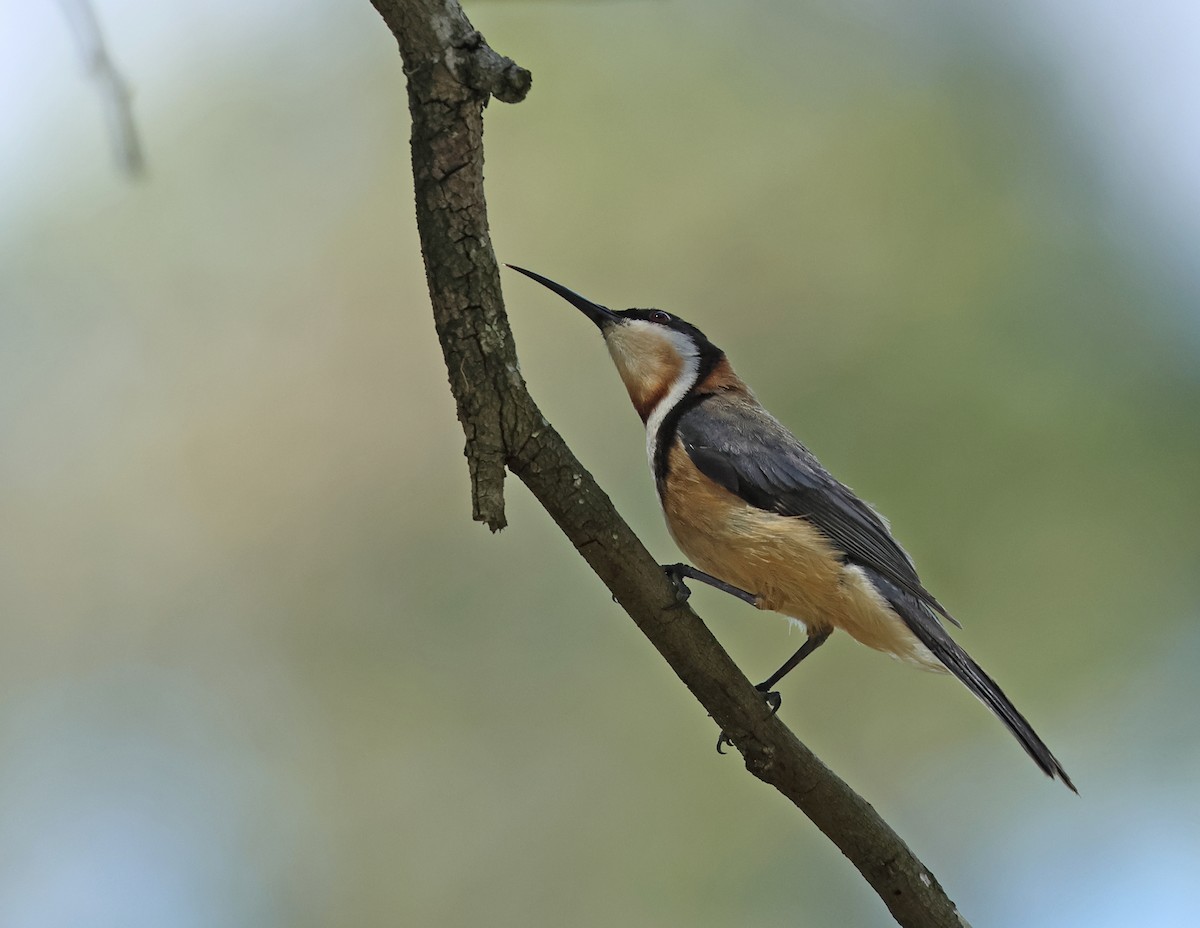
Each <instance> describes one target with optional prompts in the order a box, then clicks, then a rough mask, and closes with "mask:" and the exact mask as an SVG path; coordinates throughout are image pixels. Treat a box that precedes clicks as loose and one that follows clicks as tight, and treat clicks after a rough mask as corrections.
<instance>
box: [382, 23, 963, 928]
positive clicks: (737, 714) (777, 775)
mask: <svg viewBox="0 0 1200 928" xmlns="http://www.w3.org/2000/svg"><path fill="white" fill-rule="evenodd" d="M372 2H373V4H374V6H375V7H376V9H377V10H378V11H379V12H380V14H381V15H382V16H383V19H384V21H385V22H386V23H387V25H388V27H389V28H390V29H391V31H392V33H393V34H394V35H395V37H396V39H397V41H398V42H399V45H400V53H401V56H402V58H403V60H404V69H405V73H406V74H407V76H408V98H409V108H410V110H411V113H412V161H413V175H414V181H415V189H416V210H417V224H418V228H419V232H420V238H421V248H422V252H423V255H424V258H425V272H426V278H427V281H428V285H429V294H430V297H431V300H432V304H433V314H434V321H435V324H436V326H437V331H438V336H439V338H440V340H441V344H442V350H443V354H444V356H445V360H446V367H447V370H448V372H449V378H450V388H451V391H452V392H453V394H454V398H455V401H456V403H457V406H458V417H459V420H460V421H461V422H462V426H463V431H464V433H465V435H466V449H465V453H466V457H467V461H468V465H469V470H470V476H471V493H472V499H473V510H474V517H475V518H476V519H477V520H479V521H482V522H485V523H487V524H488V526H490V527H491V528H492V530H493V531H495V530H497V529H499V528H502V527H503V526H504V524H505V517H504V495H503V491H504V474H505V469H506V468H507V469H508V470H511V471H512V472H513V473H514V474H516V476H517V477H518V478H519V479H520V480H521V481H522V482H523V483H525V485H526V486H527V487H528V488H529V489H530V490H531V491H532V492H533V494H534V496H535V497H536V498H537V499H538V501H539V502H540V503H541V504H542V506H543V507H545V509H546V511H547V512H548V513H549V514H550V515H551V517H552V518H553V519H554V521H555V522H556V523H557V524H558V526H559V527H560V528H561V529H562V531H563V533H564V534H565V535H566V536H567V537H568V538H569V539H570V540H571V543H572V544H573V545H575V547H576V549H577V550H578V551H579V552H580V554H582V555H583V557H584V558H585V559H586V560H587V562H588V564H589V565H590V566H591V567H592V569H593V570H594V571H595V572H596V574H597V575H598V576H599V577H600V578H601V579H602V580H603V581H604V583H605V584H606V585H607V586H608V588H609V589H610V590H611V591H612V593H613V596H614V597H615V598H616V600H617V601H618V602H619V603H620V604H621V606H622V607H623V608H624V609H625V611H626V612H627V613H628V614H629V615H630V617H631V618H632V619H633V620H634V622H636V623H637V625H638V627H639V628H640V629H641V630H642V632H643V633H644V634H645V635H646V637H647V638H648V639H649V640H650V642H651V643H652V644H653V645H654V647H655V648H657V649H658V651H659V653H660V654H662V656H663V657H664V658H665V659H666V661H667V663H669V664H670V666H671V668H672V669H673V670H674V671H675V673H676V674H677V675H678V676H679V679H680V680H681V681H683V683H684V685H685V686H687V688H688V689H689V690H690V691H691V692H692V693H693V695H694V696H695V697H696V699H697V700H698V701H699V703H700V704H701V705H702V706H703V707H704V709H705V710H706V711H707V712H708V714H709V715H710V716H712V718H713V719H714V720H715V721H716V723H717V725H718V726H719V727H720V728H721V729H722V730H724V731H725V732H727V733H729V735H730V736H731V737H732V739H733V742H734V744H735V745H736V746H737V748H738V750H739V751H740V752H741V753H742V755H743V757H744V759H745V764H746V768H747V769H748V770H749V771H750V772H751V773H752V774H754V776H756V777H758V778H759V779H760V780H762V781H763V782H764V783H767V784H769V785H771V786H773V787H774V788H775V789H777V790H778V791H779V792H780V793H782V794H783V795H784V796H786V797H787V798H788V799H789V800H791V801H792V802H793V803H794V804H795V805H796V807H797V808H799V809H800V810H801V811H802V812H803V813H804V814H805V815H807V816H808V817H809V818H810V819H811V820H812V821H813V822H814V823H815V824H816V825H817V827H818V828H820V829H821V831H822V832H824V833H825V834H826V835H827V836H828V837H829V838H830V839H831V840H832V841H833V842H834V844H836V845H837V847H838V848H839V849H840V850H841V851H842V853H843V854H845V855H846V857H847V858H849V859H850V861H851V862H852V863H853V864H854V865H855V866H856V867H857V868H858V869H859V871H860V872H861V873H862V874H863V876H864V877H865V878H866V880H867V881H868V883H870V885H871V886H872V887H873V888H874V889H875V891H876V892H877V893H878V894H879V896H880V898H881V899H882V900H883V902H884V903H885V905H887V907H888V909H889V911H890V912H891V913H892V915H893V917H894V918H895V919H896V921H897V922H898V923H899V924H901V925H904V926H911V928H935V926H936V928H962V926H963V925H965V924H966V922H965V921H964V920H963V919H962V918H961V916H959V914H958V912H957V910H956V909H955V906H954V903H953V902H951V901H950V899H949V898H948V897H947V896H946V894H945V893H944V892H943V890H942V888H941V886H940V885H939V884H938V882H937V880H936V879H934V877H933V875H932V874H931V873H930V872H929V870H928V869H927V868H926V867H925V866H924V865H923V864H922V863H921V862H920V861H919V860H918V859H917V858H916V857H915V856H914V855H913V854H912V852H911V851H910V850H909V849H908V847H907V845H905V843H904V842H903V841H902V840H901V839H900V837H899V836H898V835H897V834H896V833H895V832H894V831H893V830H892V829H891V828H890V827H889V826H888V825H887V823H886V822H884V821H883V819H882V818H880V817H879V815H878V814H877V813H876V812H875V810H874V809H873V808H872V807H871V806H870V805H869V804H868V803H867V802H866V801H865V800H864V799H862V797H860V796H859V795H858V794H857V793H855V792H854V791H853V790H852V789H850V787H849V786H847V785H846V784H845V783H844V782H843V781H842V780H841V779H840V778H839V777H837V775H835V774H834V773H833V772H832V771H830V770H829V769H828V768H827V767H826V766H825V765H824V764H823V763H821V761H820V760H819V759H817V757H816V756H815V755H813V754H812V752H811V751H809V750H808V749H807V748H806V747H805V746H804V745H803V744H801V743H800V741H799V740H797V738H796V737H795V735H794V734H792V732H791V731H790V730H789V729H788V728H787V727H786V726H785V725H784V724H783V722H782V721H781V720H780V719H779V717H778V716H769V715H768V714H767V711H766V708H765V706H764V704H763V700H762V697H761V695H760V694H759V693H758V692H757V691H756V690H755V689H754V687H753V686H752V685H751V684H750V681H749V680H747V679H746V677H745V676H744V675H743V674H742V672H741V671H740V670H739V669H738V667H737V666H736V665H735V664H734V663H733V661H732V660H731V659H730V657H729V655H728V654H726V653H725V651H724V649H723V648H722V647H721V645H720V644H719V643H718V642H717V640H716V639H715V638H714V637H713V636H712V634H711V633H710V632H709V630H708V628H707V627H706V626H705V625H704V623H703V622H702V621H701V620H700V619H699V617H698V616H697V615H696V614H695V613H694V612H693V611H692V610H691V608H689V607H687V606H686V605H685V606H682V607H679V606H678V604H677V602H676V597H675V591H674V589H673V587H672V586H671V584H670V583H669V582H668V581H667V579H666V578H665V577H664V575H663V573H662V570H661V569H660V568H659V565H658V563H657V562H656V561H655V560H654V559H653V558H652V557H651V556H650V553H649V552H648V551H647V550H646V548H645V546H644V545H643V544H642V542H641V541H640V540H639V539H638V537H637V536H636V535H634V533H633V531H632V530H631V529H630V528H629V526H628V525H626V524H625V521H624V520H623V519H622V518H621V517H620V515H618V513H617V511H616V510H615V509H614V508H613V505H612V502H611V501H610V500H609V498H608V496H607V495H606V494H605V493H604V492H603V491H602V490H601V489H600V487H599V486H598V485H597V484H596V482H595V481H594V480H593V479H592V476H591V474H589V473H588V472H587V470H586V469H585V468H584V467H583V465H582V464H580V463H579V461H578V460H577V459H576V458H575V456H574V455H573V454H572V453H571V451H570V449H569V448H568V447H567V446H566V444H565V443H564V442H563V440H562V438H561V437H560V436H559V435H558V433H557V432H556V431H555V430H554V429H553V428H552V427H551V425H550V424H549V422H547V421H546V419H545V417H543V416H542V414H541V412H540V411H539V410H538V408H537V406H536V404H535V403H534V401H533V399H532V397H531V396H530V395H529V393H528V391H527V390H526V387H525V382H524V380H523V379H522V377H521V374H520V369H519V367H518V365H517V356H516V348H515V345H514V342H513V337H512V332H511V330H510V328H509V325H508V320H507V317H506V316H505V313H504V307H503V303H502V300H501V293H500V277H499V271H498V268H497V264H496V259H495V255H494V254H493V251H492V246H491V240H490V238H489V235H488V223H487V209H486V203H485V200H484V190H483V148H482V136H483V110H484V107H485V106H486V104H487V101H488V99H489V97H491V96H495V97H496V98H498V99H500V100H503V101H505V102H518V101H519V100H521V99H522V98H523V97H524V96H525V94H526V93H527V92H528V90H529V87H530V83H531V79H530V75H529V72H527V71H525V70H524V69H522V68H520V67H518V66H517V65H516V64H514V63H513V62H512V61H511V60H509V59H507V58H504V57H502V56H500V55H498V54H496V53H495V52H493V51H492V50H491V49H490V48H489V47H488V46H487V45H486V43H485V42H484V41H483V37H482V36H480V34H479V33H478V32H476V31H475V30H474V29H473V28H472V27H471V24H470V23H469V22H468V21H467V19H466V16H465V15H464V14H463V12H462V10H461V9H460V8H459V6H458V4H457V2H456V0H391V2H389V0H372ZM714 733H715V732H714ZM697 750H698V751H700V750H704V751H707V750H711V745H710V744H708V743H705V744H704V745H697Z"/></svg>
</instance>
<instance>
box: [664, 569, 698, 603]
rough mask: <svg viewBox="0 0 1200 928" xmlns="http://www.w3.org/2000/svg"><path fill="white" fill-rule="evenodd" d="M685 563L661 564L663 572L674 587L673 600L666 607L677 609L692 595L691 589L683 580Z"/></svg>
mask: <svg viewBox="0 0 1200 928" xmlns="http://www.w3.org/2000/svg"><path fill="white" fill-rule="evenodd" d="M686 567H687V565H686V564H663V565H662V569H663V573H665V574H666V575H667V579H668V580H670V581H671V586H673V587H675V602H673V603H671V605H669V606H667V608H668V609H678V608H680V607H681V606H682V605H683V604H684V603H686V602H687V601H688V600H689V599H690V598H691V596H692V591H691V590H690V589H689V588H688V585H687V584H686V583H684V582H683V578H684V568H686Z"/></svg>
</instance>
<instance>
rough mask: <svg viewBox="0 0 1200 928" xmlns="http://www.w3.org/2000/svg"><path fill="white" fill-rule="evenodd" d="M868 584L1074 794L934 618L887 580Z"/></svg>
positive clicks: (1029, 730)
mask: <svg viewBox="0 0 1200 928" xmlns="http://www.w3.org/2000/svg"><path fill="white" fill-rule="evenodd" d="M870 576H871V580H872V582H873V583H874V584H875V586H876V588H877V589H878V590H879V592H880V593H881V594H882V595H883V597H884V598H885V599H886V600H887V601H888V602H889V603H891V605H892V608H893V609H895V610H896V612H897V613H898V614H899V615H900V617H901V618H902V619H904V624H905V625H907V626H908V627H909V628H910V629H911V630H912V632H913V634H914V635H916V636H917V638H918V639H919V640H920V641H921V643H922V644H923V645H925V647H927V648H928V649H929V650H930V651H931V652H932V653H933V655H934V656H935V657H937V659H938V660H939V661H941V662H942V663H943V664H944V665H945V666H946V669H947V670H949V671H950V672H951V673H952V674H954V676H956V677H958V679H959V680H961V681H962V682H963V684H964V685H965V686H966V687H967V689H969V690H970V691H971V692H972V693H974V694H975V696H976V697H977V698H978V699H979V700H980V702H982V703H983V704H984V705H985V706H987V707H988V708H989V709H991V710H992V712H993V713H995V715H996V717H997V718H999V719H1000V721H1002V722H1003V723H1004V724H1005V726H1006V727H1007V728H1008V730H1009V731H1010V732H1012V733H1013V736H1014V737H1015V738H1016V739H1017V741H1019V742H1020V744H1021V747H1023V748H1024V749H1025V751H1026V753H1027V754H1028V755H1029V756H1030V757H1032V758H1033V761H1034V763H1036V764H1037V765H1038V766H1039V767H1040V768H1041V769H1042V771H1043V772H1044V773H1045V774H1046V775H1047V776H1048V777H1050V778H1052V779H1053V778H1055V777H1057V778H1058V779H1060V780H1062V781H1063V783H1064V784H1065V785H1066V786H1067V787H1068V788H1069V789H1070V790H1071V791H1072V792H1074V793H1076V794H1078V792H1079V790H1077V789H1076V788H1075V784H1074V783H1072V782H1071V778H1070V777H1069V776H1067V772H1066V771H1065V770H1063V768H1062V764H1060V763H1059V762H1058V759H1057V758H1056V757H1055V756H1054V755H1053V754H1052V753H1051V752H1050V749H1049V748H1048V747H1046V743H1045V742H1044V741H1042V739H1041V738H1039V737H1038V734H1037V732H1035V731H1034V730H1033V726H1031V725H1030V724H1029V722H1027V721H1026V720H1025V716H1023V715H1021V713H1020V712H1019V711H1017V707H1016V706H1014V705H1013V704H1012V701H1011V700H1009V698H1008V697H1007V696H1005V695H1004V691H1003V690H1001V689H1000V687H999V685H998V684H997V683H996V681H995V680H993V679H992V678H991V677H989V676H988V675H987V674H986V673H985V672H984V670H983V668H982V667H980V666H979V665H978V664H976V663H975V661H974V660H972V658H971V656H970V655H969V654H967V652H966V651H964V650H963V649H962V648H961V647H959V645H958V643H957V642H956V641H955V640H954V639H953V638H951V637H950V634H949V633H948V632H947V631H946V630H945V628H943V627H942V625H941V623H940V622H938V621H937V619H936V617H935V616H934V615H933V614H932V613H931V612H930V611H929V610H928V609H927V608H926V607H925V605H924V604H923V603H921V602H920V601H919V600H918V599H917V598H916V597H914V596H912V595H910V594H909V593H906V592H905V591H903V590H901V589H900V588H898V587H897V586H895V585H894V584H892V583H891V582H889V581H888V580H886V579H884V578H883V577H880V576H879V575H878V574H874V573H872V574H871V575H870Z"/></svg>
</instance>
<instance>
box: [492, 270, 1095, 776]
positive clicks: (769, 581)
mask: <svg viewBox="0 0 1200 928" xmlns="http://www.w3.org/2000/svg"><path fill="white" fill-rule="evenodd" d="M509 267H512V269H513V270H514V271H519V272H520V273H522V274H524V275H525V276H526V277H530V278H532V279H533V280H536V281H537V282H538V283H540V284H542V285H543V286H545V287H548V288H549V289H550V290H553V291H554V292H555V293H557V294H558V295H559V296H561V297H563V298H564V299H565V300H567V302H569V303H570V304H571V305H573V306H574V307H575V308H576V309H578V310H580V312H582V313H583V314H584V315H585V316H587V317H588V318H589V319H591V320H592V322H594V323H595V324H596V326H597V327H598V328H599V329H600V332H601V334H602V335H603V336H604V342H605V344H606V345H607V346H608V352H609V354H610V355H611V356H612V359H613V363H614V364H616V367H617V372H618V373H619V374H620V375H621V380H622V381H624V383H625V388H626V389H627V390H628V391H629V398H630V399H631V400H632V401H633V405H634V408H635V409H636V410H637V411H638V415H640V416H641V417H642V421H643V422H644V423H645V425H646V453H647V456H648V457H649V461H650V468H651V470H652V471H653V473H654V480H655V485H656V486H657V489H658V498H659V501H660V502H661V503H662V509H663V514H664V515H665V516H666V520H667V527H668V529H669V530H670V532H671V536H672V537H673V538H674V539H675V542H676V543H677V544H678V545H679V547H680V549H681V550H682V551H683V552H684V554H685V555H687V557H688V558H690V559H691V561H692V562H693V563H694V564H695V565H697V566H696V567H691V566H688V565H685V564H677V565H672V566H670V567H668V568H667V571H668V573H669V574H671V575H672V579H673V580H674V581H675V582H676V584H677V585H679V586H680V587H681V589H684V590H685V589H686V588H685V587H683V586H682V584H683V578H685V577H688V578H691V579H695V580H700V581H702V582H705V583H710V584H711V585H713V586H716V587H718V588H720V589H723V590H725V591H726V592H729V593H732V594H734V595H736V596H739V597H740V598H742V599H744V600H746V601H747V602H749V603H751V604H753V605H755V606H757V607H758V608H759V609H768V610H771V611H773V612H779V613H782V614H783V615H785V616H788V617H790V618H792V619H795V620H797V621H798V622H800V623H802V624H803V626H804V627H805V629H806V631H807V637H806V639H805V642H804V645H803V646H802V647H801V648H800V649H799V650H798V651H797V652H796V653H795V654H793V655H792V656H791V657H790V658H789V659H788V660H787V662H786V663H784V665H783V666H782V667H780V668H779V670H777V671H776V672H775V673H774V674H772V675H771V676H770V677H769V678H768V679H767V680H765V681H763V682H762V683H760V684H759V685H758V687H757V688H758V690H759V692H761V693H763V694H764V696H765V697H766V699H767V702H768V704H769V706H770V707H771V709H772V711H774V710H775V709H777V708H778V707H779V704H780V696H779V694H778V693H776V692H774V687H775V685H776V684H777V683H778V682H779V681H780V680H781V679H782V678H783V677H784V675H785V674H787V673H788V672H789V671H790V670H792V669H793V668H794V667H795V666H796V665H797V664H799V663H800V662H801V661H802V660H804V658H805V657H807V656H808V655H809V654H811V653H812V652H813V651H815V650H816V649H817V648H818V647H820V646H821V645H822V644H823V643H824V642H825V640H826V639H827V638H828V637H829V636H830V634H832V632H833V630H834V629H841V630H842V631H844V632H846V633H847V634H848V635H850V637H851V638H854V639H855V640H857V641H860V642H862V643H863V644H865V645H867V646H868V647H871V648H874V649H876V650H878V651H883V652H885V653H887V654H891V655H892V656H894V657H897V658H899V659H900V660H902V661H906V662H908V663H910V664H914V665H916V666H917V667H920V668H922V669H924V670H933V671H939V672H942V673H945V672H946V671H949V672H950V673H952V674H954V676H956V677H957V678H958V679H959V680H961V681H962V682H963V684H964V685H966V687H967V689H969V690H970V691H971V692H972V693H974V694H975V695H976V696H977V697H978V698H979V699H980V700H981V701H982V702H983V703H984V705H986V706H987V707H988V708H989V709H991V710H992V712H994V713H995V714H996V715H997V716H998V717H999V718H1000V721H1002V722H1003V723H1004V724H1005V725H1006V726H1007V727H1008V730H1009V731H1011V732H1012V733H1013V735H1014V736H1015V737H1016V739H1017V741H1019V742H1020V743H1021V747H1023V748H1024V749H1025V750H1026V751H1027V752H1028V753H1029V756H1030V757H1032V758H1033V760H1034V762H1035V763H1036V764H1037V765H1038V766H1039V767H1040V768H1041V769H1042V770H1043V771H1044V772H1045V773H1046V774H1047V775H1048V776H1050V777H1058V778H1059V779H1060V780H1062V781H1063V783H1065V784H1066V785H1067V786H1068V787H1070V788H1071V789H1072V790H1074V789H1075V786H1074V784H1073V783H1072V782H1071V778H1070V777H1069V776H1067V772H1066V771H1065V770H1063V768H1062V765H1061V764H1059V762H1058V760H1057V759H1055V757H1054V755H1053V754H1052V753H1051V752H1050V749H1049V748H1048V747H1046V745H1045V743H1044V742H1043V741H1042V739H1041V738H1039V737H1038V736H1037V733H1036V732H1034V730H1033V728H1032V727H1031V726H1030V724H1029V723H1028V722H1027V721H1025V717H1024V716H1022V715H1021V713H1020V712H1018V711H1017V709H1016V707H1015V706H1014V705H1013V704H1012V702H1010V701H1009V699H1008V697H1007V696H1005V695H1004V693H1003V692H1002V691H1001V689H1000V687H999V686H997V685H996V683H995V681H994V680H992V678H991V677H989V676H988V675H987V674H986V673H984V672H983V670H982V669H981V668H980V666H979V665H978V664H976V663H975V661H974V660H972V659H971V657H970V655H968V654H967V652H966V651H964V650H963V649H962V648H961V647H959V646H958V644H956V643H955V641H954V639H952V638H951V637H950V635H949V633H948V632H947V630H946V628H945V625H944V624H943V620H944V621H945V622H950V623H953V624H954V625H958V622H957V621H955V619H954V618H953V616H951V615H950V613H949V612H947V611H946V609H945V608H944V607H943V606H942V604H941V603H939V602H938V601H937V600H936V599H935V598H934V597H933V594H931V593H930V592H929V591H928V590H927V589H925V587H924V586H923V585H922V584H921V581H920V579H919V578H918V577H917V571H916V568H915V567H914V566H913V562H912V559H911V558H910V557H909V556H908V554H907V553H905V551H904V549H902V548H901V547H900V545H899V544H897V543H896V541H895V539H894V538H892V534H891V531H890V530H889V528H888V524H887V522H886V521H884V519H883V517H882V516H880V515H879V514H878V513H877V512H876V511H875V510H874V509H872V508H871V507H870V506H869V505H867V504H866V503H864V502H863V501H862V500H860V499H859V498H858V497H857V496H856V495H855V494H854V493H853V492H852V491H851V490H850V489H849V488H848V487H847V486H845V485H844V484H842V483H841V482H839V481H838V480H837V479H836V478H835V477H834V476H833V475H832V474H830V473H829V471H827V470H826V469H825V468H824V467H822V466H821V464H820V462H819V461H817V459H816V457H814V456H813V454H812V452H811V451H809V450H808V449H807V448H806V447H805V446H804V445H803V444H801V443H800V441H799V440H798V439H797V438H796V437H795V436H794V435H792V433H791V432H789V431H788V430H787V429H786V428H785V427H784V426H783V425H782V424H780V422H779V421H778V420H777V419H776V418H775V417H774V416H772V415H771V414H770V413H769V412H767V410H766V409H764V408H763V407H762V405H761V404H760V403H759V402H758V400H757V399H755V397H754V394H753V393H752V392H751V391H750V388H749V387H747V386H746V384H745V383H744V382H743V381H742V380H741V378H739V377H738V376H737V374H735V373H734V372H733V368H732V367H731V366H730V364H729V361H728V359H727V358H726V357H725V353H724V352H723V351H721V349H720V348H718V347H717V346H716V345H714V344H713V343H712V342H710V341H709V340H708V339H707V338H706V337H705V335H704V333H703V332H701V331H700V330H699V329H697V328H696V327H695V326H694V325H691V324H690V323H687V322H684V321H683V320H682V319H680V318H679V317H678V316H675V315H672V314H669V313H665V312H663V311H662V310H659V309H625V310H620V311H614V310H611V309H608V308H607V307H605V306H601V305H599V304H598V303H593V302H592V301H591V300H588V299H585V298H584V297H582V296H580V295H579V294H578V293H575V292H574V291H573V290H569V289H567V288H566V287H564V286H562V285H561V284H558V283H555V282H554V281H552V280H549V279H547V278H545V277H543V276H541V275H540V274H535V273H533V272H532V271H527V270H525V269H524V268H519V267H515V266H513V265H509ZM697 568H698V569H697ZM724 743H728V739H727V738H726V737H725V736H724V735H722V736H721V739H720V740H719V741H718V744H717V746H718V749H720V748H721V747H722V745H723V744H724Z"/></svg>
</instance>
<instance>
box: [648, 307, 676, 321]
mask: <svg viewBox="0 0 1200 928" xmlns="http://www.w3.org/2000/svg"><path fill="white" fill-rule="evenodd" d="M650 321H651V322H657V323H658V324H659V325H666V324H667V323H668V322H670V321H671V317H670V316H668V315H667V314H666V313H664V312H663V311H662V310H661V309H656V310H654V312H652V313H651V314H650Z"/></svg>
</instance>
